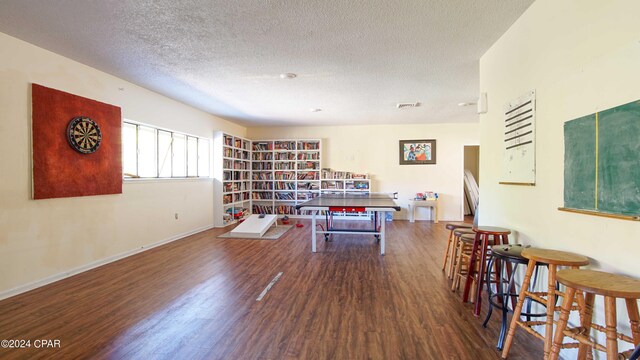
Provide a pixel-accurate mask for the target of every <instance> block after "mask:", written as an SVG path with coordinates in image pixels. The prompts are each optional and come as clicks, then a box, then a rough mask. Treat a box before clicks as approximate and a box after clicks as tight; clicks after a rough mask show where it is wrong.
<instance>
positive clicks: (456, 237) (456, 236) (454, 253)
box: [447, 228, 475, 279]
mask: <svg viewBox="0 0 640 360" xmlns="http://www.w3.org/2000/svg"><path fill="white" fill-rule="evenodd" d="M465 234H473V235H474V236H475V233H474V232H473V230H471V228H457V229H455V230H453V243H452V250H451V261H450V262H449V268H448V269H447V278H449V279H452V278H453V274H454V269H455V267H456V260H457V259H458V248H459V246H460V236H462V235H465Z"/></svg>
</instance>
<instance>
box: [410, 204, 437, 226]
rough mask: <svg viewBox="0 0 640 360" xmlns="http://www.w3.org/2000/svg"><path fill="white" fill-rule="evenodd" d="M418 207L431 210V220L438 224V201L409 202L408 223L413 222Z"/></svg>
mask: <svg viewBox="0 0 640 360" xmlns="http://www.w3.org/2000/svg"><path fill="white" fill-rule="evenodd" d="M419 207H428V208H431V220H433V222H434V223H436V224H437V223H438V199H436V200H416V199H411V200H409V222H415V218H416V209H417V208H419Z"/></svg>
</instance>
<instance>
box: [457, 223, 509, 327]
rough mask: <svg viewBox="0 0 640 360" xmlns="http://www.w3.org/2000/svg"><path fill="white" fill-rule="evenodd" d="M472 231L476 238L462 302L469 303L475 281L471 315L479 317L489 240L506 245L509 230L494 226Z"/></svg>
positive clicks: (479, 227)
mask: <svg viewBox="0 0 640 360" xmlns="http://www.w3.org/2000/svg"><path fill="white" fill-rule="evenodd" d="M473 231H475V232H476V237H475V241H474V242H473V250H472V251H471V258H470V259H469V271H468V272H467V282H466V283H465V285H464V294H463V295H462V301H463V302H467V301H469V294H470V291H471V285H472V284H473V283H474V281H475V283H476V288H475V291H474V292H473V295H472V296H473V300H472V302H474V303H475V306H474V309H473V315H474V316H476V317H477V316H480V309H481V308H482V287H483V284H484V280H485V279H484V277H485V272H486V271H487V261H486V257H487V254H488V251H489V249H490V246H491V245H492V243H491V240H493V244H495V245H506V244H508V243H509V234H511V230H509V229H505V228H501V227H495V226H478V227H477V228H474V229H473ZM491 238H492V239H491ZM476 262H478V270H477V271H476V267H475V266H476Z"/></svg>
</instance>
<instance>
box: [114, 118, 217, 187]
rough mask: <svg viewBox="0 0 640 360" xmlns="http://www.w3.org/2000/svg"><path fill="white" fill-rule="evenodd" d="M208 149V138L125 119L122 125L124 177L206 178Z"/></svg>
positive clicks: (207, 174) (207, 173)
mask: <svg viewBox="0 0 640 360" xmlns="http://www.w3.org/2000/svg"><path fill="white" fill-rule="evenodd" d="M209 151H210V144H209V139H205V138H199V137H195V136H190V135H186V134H182V133H178V132H174V131H169V130H163V129H158V128H154V127H151V126H147V125H142V124H136V123H132V122H127V121H125V122H124V124H122V170H123V173H124V176H125V177H129V178H184V177H209V159H210V157H209Z"/></svg>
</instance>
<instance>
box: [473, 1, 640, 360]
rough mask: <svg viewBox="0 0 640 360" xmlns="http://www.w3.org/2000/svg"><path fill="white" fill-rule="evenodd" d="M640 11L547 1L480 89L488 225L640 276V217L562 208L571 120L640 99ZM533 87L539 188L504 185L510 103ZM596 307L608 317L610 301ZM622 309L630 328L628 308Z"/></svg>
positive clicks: (510, 35)
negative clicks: (484, 105)
mask: <svg viewBox="0 0 640 360" xmlns="http://www.w3.org/2000/svg"><path fill="white" fill-rule="evenodd" d="M638 14H640V2H639V1H635V0H627V1H614V0H610V1H599V0H589V1H586V0H561V1H558V0H537V1H536V2H535V3H534V4H533V5H532V6H531V7H530V8H529V9H528V10H527V11H526V12H525V14H524V15H523V16H522V17H521V18H520V19H519V20H518V21H517V22H516V23H515V24H514V25H513V26H512V27H511V29H509V30H508V31H507V33H505V34H504V35H503V36H502V37H501V38H500V40H499V41H498V42H496V44H494V46H493V47H492V48H491V49H490V50H489V51H487V53H486V54H485V55H484V56H483V57H482V58H481V60H480V92H487V94H488V100H489V104H488V109H489V112H488V113H487V114H485V115H482V116H481V117H480V139H481V144H482V151H481V156H480V168H481V173H482V182H481V189H480V191H481V194H482V199H481V205H480V208H481V210H480V223H481V224H485V225H488V224H491V225H497V226H504V227H507V228H511V229H514V230H515V231H516V236H515V238H516V239H517V240H518V241H519V242H522V243H525V244H532V245H534V246H538V247H544V248H552V249H558V250H566V251H573V252H577V253H580V254H584V255H586V256H589V257H590V258H591V259H592V267H593V268H601V269H604V270H607V271H611V272H616V273H622V274H627V275H631V276H634V277H636V278H640V262H639V261H638V254H640V223H639V222H633V221H625V220H616V219H611V218H604V217H596V216H589V215H581V214H573V213H567V212H561V211H558V210H557V208H558V207H560V206H563V171H564V170H563V161H564V160H563V156H564V147H563V124H564V122H565V121H568V120H571V119H574V118H577V117H580V116H583V115H588V114H592V113H594V112H596V111H598V110H603V109H607V108H611V107H614V106H617V105H621V104H625V103H628V102H630V101H633V100H638V99H640V21H638ZM532 89H535V90H536V92H537V108H536V109H537V117H536V123H537V124H536V131H537V136H536V141H537V145H536V156H537V174H536V186H535V187H521V186H508V185H499V184H498V181H500V174H501V162H500V161H496V159H501V158H502V152H501V147H502V143H503V141H502V139H503V137H502V117H501V110H502V109H503V106H504V104H505V103H507V102H508V101H510V100H512V99H515V98H517V97H518V96H520V95H522V94H524V93H526V92H527V91H529V90H532ZM596 309H597V312H598V316H597V317H598V320H600V322H601V323H603V322H602V303H601V302H600V303H596ZM618 314H619V319H621V322H620V324H621V326H622V327H623V328H626V329H628V327H629V326H628V320H626V310H625V309H624V307H619V312H618ZM623 320H624V321H625V322H627V325H624V324H622V323H623ZM568 356H569V357H571V356H572V355H568Z"/></svg>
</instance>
